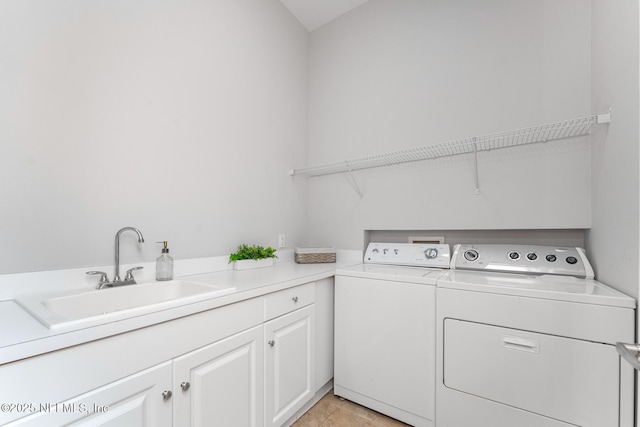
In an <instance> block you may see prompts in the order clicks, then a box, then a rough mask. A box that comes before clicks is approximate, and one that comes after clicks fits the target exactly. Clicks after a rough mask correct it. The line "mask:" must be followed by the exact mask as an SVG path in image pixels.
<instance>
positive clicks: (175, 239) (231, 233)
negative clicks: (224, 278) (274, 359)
mask: <svg viewBox="0 0 640 427" xmlns="http://www.w3.org/2000/svg"><path fill="white" fill-rule="evenodd" d="M307 41H308V33H307V31H306V30H305V29H304V28H303V27H302V26H301V25H300V24H299V23H298V22H297V21H296V20H295V19H294V18H293V17H292V16H291V15H290V14H289V12H288V11H287V10H286V9H285V8H284V7H283V6H282V4H281V3H280V1H278V0H242V1H238V0H221V1H214V2H212V1H205V0H153V1H151V0H139V1H133V2H132V1H125V0H94V1H82V0H55V1H51V0H26V1H25V0H7V1H2V2H0V181H1V182H2V185H1V186H0V200H2V210H1V212H2V213H1V214H0V215H1V216H0V219H1V220H0V273H9V272H21V271H33V270H47V269H60V268H70V267H78V266H89V265H105V264H107V265H108V264H111V263H112V260H113V239H114V236H115V233H116V231H117V230H118V229H120V228H121V227H124V226H135V227H138V228H140V229H141V231H142V232H143V234H144V236H145V239H146V243H145V244H144V245H143V246H142V247H137V245H136V243H135V239H134V235H130V234H128V235H124V236H123V239H122V242H123V249H122V253H121V257H122V261H123V262H135V261H141V262H142V261H150V260H153V259H154V258H155V257H156V256H158V255H159V253H160V247H159V246H158V245H155V243H154V242H155V241H158V240H168V241H169V243H170V248H171V253H172V255H174V257H176V258H178V259H180V258H193V257H205V256H213V255H224V254H228V253H229V252H231V251H233V250H234V249H235V248H236V246H237V245H238V244H240V243H249V244H251V243H257V244H262V245H274V246H275V245H276V244H277V235H278V233H286V235H287V241H288V246H290V247H293V246H294V245H296V244H304V243H305V242H306V237H307V234H306V233H307V218H306V209H307V201H306V197H307V196H306V184H305V183H304V182H301V181H299V182H295V183H293V184H292V183H291V182H290V181H291V180H290V178H289V176H288V175H287V169H288V167H290V166H291V165H292V164H295V163H301V162H304V161H306V157H307V153H306V151H307V147H306V135H307V119H306V117H307V74H308V73H307Z"/></svg>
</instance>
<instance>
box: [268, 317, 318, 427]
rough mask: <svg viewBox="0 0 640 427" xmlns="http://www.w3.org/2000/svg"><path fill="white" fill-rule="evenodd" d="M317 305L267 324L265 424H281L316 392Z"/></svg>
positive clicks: (270, 425)
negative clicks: (314, 319)
mask: <svg viewBox="0 0 640 427" xmlns="http://www.w3.org/2000/svg"><path fill="white" fill-rule="evenodd" d="M313 317H314V306H313V305H310V306H307V307H304V308H301V309H299V310H296V311H294V312H292V313H289V314H286V315H284V316H281V317H278V318H276V319H273V320H271V321H270V322H267V323H265V341H266V344H265V345H266V350H265V366H266V372H265V378H266V380H265V390H266V396H265V402H266V403H265V425H266V426H267V427H272V426H281V425H282V424H283V423H284V422H285V421H286V420H287V419H289V418H290V417H291V416H293V414H295V412H296V411H297V410H298V409H300V408H301V407H302V406H303V405H304V404H305V403H306V402H307V401H308V400H309V399H311V397H312V396H313V395H314V393H315V388H314V382H315V378H314V368H313V367H314V347H315V345H314V333H313V331H314V330H313Z"/></svg>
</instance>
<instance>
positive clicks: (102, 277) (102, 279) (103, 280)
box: [87, 271, 109, 289]
mask: <svg viewBox="0 0 640 427" xmlns="http://www.w3.org/2000/svg"><path fill="white" fill-rule="evenodd" d="M87 274H88V275H89V276H94V275H97V274H99V275H100V281H99V282H98V284H97V285H96V289H102V288H103V287H104V285H106V284H107V283H109V278H108V277H107V273H105V272H104V271H87Z"/></svg>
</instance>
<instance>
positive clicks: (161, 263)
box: [156, 240, 173, 281]
mask: <svg viewBox="0 0 640 427" xmlns="http://www.w3.org/2000/svg"><path fill="white" fill-rule="evenodd" d="M156 243H163V244H164V247H163V248H162V255H160V256H159V257H158V258H156V280H160V281H162V280H173V258H171V257H170V256H169V248H168V247H167V241H166V240H165V241H163V242H156Z"/></svg>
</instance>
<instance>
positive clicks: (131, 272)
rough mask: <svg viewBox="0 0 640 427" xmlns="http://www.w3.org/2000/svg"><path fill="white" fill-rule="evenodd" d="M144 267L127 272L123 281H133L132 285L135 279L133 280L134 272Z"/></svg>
mask: <svg viewBox="0 0 640 427" xmlns="http://www.w3.org/2000/svg"><path fill="white" fill-rule="evenodd" d="M143 268H144V267H133V268H130V269H128V270H127V274H126V275H125V276H124V281H125V282H126V281H127V280H133V283H135V279H134V278H133V272H134V271H136V270H142V269H143Z"/></svg>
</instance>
